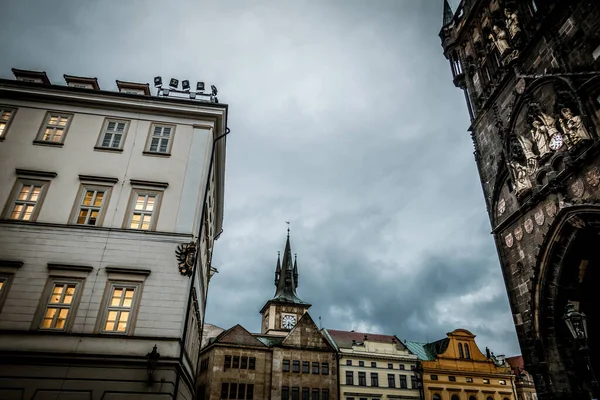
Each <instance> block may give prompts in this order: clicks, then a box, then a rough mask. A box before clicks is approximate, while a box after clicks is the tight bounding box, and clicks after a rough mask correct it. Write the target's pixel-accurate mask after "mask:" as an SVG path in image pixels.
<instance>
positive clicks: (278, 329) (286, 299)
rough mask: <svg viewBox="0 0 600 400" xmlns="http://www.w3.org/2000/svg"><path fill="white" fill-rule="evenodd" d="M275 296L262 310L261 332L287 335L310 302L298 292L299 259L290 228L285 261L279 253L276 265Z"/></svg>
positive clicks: (284, 252) (284, 253)
mask: <svg viewBox="0 0 600 400" xmlns="http://www.w3.org/2000/svg"><path fill="white" fill-rule="evenodd" d="M275 288H276V290H275V296H273V298H272V299H270V300H269V301H267V302H266V303H265V305H264V306H263V308H262V309H261V310H260V313H261V315H262V329H261V333H262V334H266V335H279V336H285V335H287V334H288V333H289V332H290V331H291V330H292V328H293V327H294V326H296V323H297V322H298V321H299V320H300V318H301V317H302V315H304V313H306V312H307V311H308V309H309V308H310V306H311V305H310V304H308V303H306V302H304V301H302V300H300V298H299V297H298V295H297V294H296V289H297V288H298V260H297V257H296V256H294V259H293V261H292V248H291V245H290V230H289V228H288V232H287V240H286V242H285V249H284V250H283V262H282V261H281V258H280V254H277V265H276V267H275Z"/></svg>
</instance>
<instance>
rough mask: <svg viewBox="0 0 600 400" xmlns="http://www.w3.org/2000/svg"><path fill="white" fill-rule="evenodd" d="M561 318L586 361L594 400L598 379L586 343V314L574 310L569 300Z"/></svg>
mask: <svg viewBox="0 0 600 400" xmlns="http://www.w3.org/2000/svg"><path fill="white" fill-rule="evenodd" d="M563 320H564V321H565V323H566V324H567V327H568V328H569V331H570V332H571V335H572V336H573V339H575V342H576V343H577V344H578V345H579V346H580V347H579V352H580V353H581V354H582V356H583V359H584V360H585V363H586V367H587V369H588V371H589V372H590V375H591V378H592V379H591V382H590V386H591V388H592V399H594V400H596V399H598V381H597V380H596V375H595V374H594V369H593V367H592V361H591V359H590V349H589V348H588V345H587V339H588V331H587V316H586V315H585V314H584V313H582V312H579V311H575V305H574V304H573V303H571V302H570V301H569V302H567V305H566V307H565V315H564V316H563Z"/></svg>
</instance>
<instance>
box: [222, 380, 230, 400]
mask: <svg viewBox="0 0 600 400" xmlns="http://www.w3.org/2000/svg"><path fill="white" fill-rule="evenodd" d="M228 395H229V383H225V382H223V383H221V398H222V399H226V398H227V397H228Z"/></svg>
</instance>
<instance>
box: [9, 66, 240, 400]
mask: <svg viewBox="0 0 600 400" xmlns="http://www.w3.org/2000/svg"><path fill="white" fill-rule="evenodd" d="M13 72H14V74H15V77H16V80H8V79H0V166H1V168H0V213H1V214H0V398H2V399H33V400H38V399H50V398H51V399H70V400H79V399H90V400H91V399H100V398H102V399H103V400H111V399H137V398H153V399H173V398H177V399H193V398H194V378H195V375H196V372H197V371H196V367H197V363H198V353H199V348H200V340H201V331H202V324H203V321H204V310H205V302H206V296H207V290H208V281H209V277H210V275H211V271H212V267H211V253H212V248H213V245H214V240H215V239H216V238H217V237H218V236H219V234H220V232H221V229H222V228H221V227H222V221H223V191H224V171H225V169H224V168H225V137H224V135H225V134H226V133H228V129H227V127H226V125H227V110H228V108H227V105H224V104H216V103H211V102H206V101H199V100H191V99H180V98H172V97H170V98H166V97H158V96H152V95H151V94H150V90H149V86H148V84H138V83H131V82H122V81H117V85H118V91H107V90H101V89H100V87H99V85H98V82H97V80H96V79H95V78H82V77H74V76H65V79H66V85H54V84H51V83H50V81H49V79H48V77H47V76H46V74H45V73H43V72H32V71H22V70H13ZM218 138H219V139H218ZM217 139H218V140H217ZM192 242H193V243H194V244H195V245H196V247H197V252H196V251H195V248H194V247H193V246H189V247H188V246H187V245H188V244H189V243H192ZM176 253H177V254H178V255H179V257H177V256H176ZM191 268H193V271H194V273H193V274H192V273H191V272H189V273H187V274H186V271H191ZM155 345H156V350H157V352H158V353H160V357H159V358H158V359H156V358H155V357H154V356H152V357H148V354H152V351H153V348H154V346H155ZM153 359H154V360H155V361H152V362H150V361H151V360H153ZM153 369H154V371H152V370H153Z"/></svg>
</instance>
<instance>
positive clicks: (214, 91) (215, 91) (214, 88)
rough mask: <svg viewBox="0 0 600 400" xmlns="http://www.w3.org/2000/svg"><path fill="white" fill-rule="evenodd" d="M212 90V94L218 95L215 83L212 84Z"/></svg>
mask: <svg viewBox="0 0 600 400" xmlns="http://www.w3.org/2000/svg"><path fill="white" fill-rule="evenodd" d="M210 90H212V95H213V96H216V95H217V92H218V90H217V87H216V86H215V85H210Z"/></svg>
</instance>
